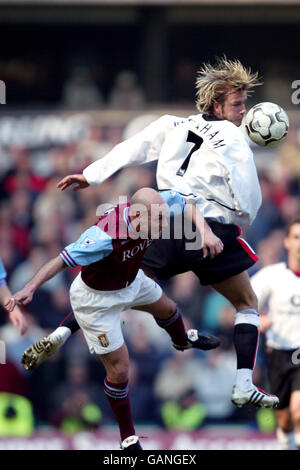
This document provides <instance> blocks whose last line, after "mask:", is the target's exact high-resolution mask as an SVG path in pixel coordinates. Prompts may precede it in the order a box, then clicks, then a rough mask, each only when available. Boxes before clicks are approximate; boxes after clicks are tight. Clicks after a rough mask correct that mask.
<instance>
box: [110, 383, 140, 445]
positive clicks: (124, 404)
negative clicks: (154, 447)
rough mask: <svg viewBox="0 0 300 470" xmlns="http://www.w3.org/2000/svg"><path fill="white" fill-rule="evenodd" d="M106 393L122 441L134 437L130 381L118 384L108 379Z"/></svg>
mask: <svg viewBox="0 0 300 470" xmlns="http://www.w3.org/2000/svg"><path fill="white" fill-rule="evenodd" d="M104 392H105V394H106V397H107V399H108V401H109V403H110V406H111V408H112V410H113V413H114V416H115V419H116V421H117V423H118V425H119V429H120V435H121V441H124V439H126V437H129V436H134V435H135V429H134V425H133V420H132V414H131V406H130V401H129V396H128V381H126V382H123V383H117V384H116V383H112V382H109V381H108V380H107V378H106V379H105V380H104Z"/></svg>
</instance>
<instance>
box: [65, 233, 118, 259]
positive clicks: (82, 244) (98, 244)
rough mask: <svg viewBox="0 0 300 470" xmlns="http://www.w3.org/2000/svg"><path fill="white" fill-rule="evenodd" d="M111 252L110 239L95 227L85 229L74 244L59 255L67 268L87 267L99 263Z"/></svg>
mask: <svg viewBox="0 0 300 470" xmlns="http://www.w3.org/2000/svg"><path fill="white" fill-rule="evenodd" d="M112 251H113V246H112V239H111V237H110V236H109V235H107V234H106V233H105V232H103V230H101V229H100V228H99V227H97V226H96V225H95V226H93V227H90V228H89V229H87V230H86V231H85V232H84V233H83V234H82V235H81V236H80V237H79V238H78V240H77V241H76V242H74V243H71V244H70V245H68V246H66V247H65V248H64V250H62V252H61V253H60V256H61V258H62V259H63V260H64V262H65V263H66V265H67V266H68V267H69V268H73V267H74V266H87V265H89V264H92V263H95V262H96V261H100V260H101V259H103V258H105V257H106V256H108V255H110V253H111V252H112Z"/></svg>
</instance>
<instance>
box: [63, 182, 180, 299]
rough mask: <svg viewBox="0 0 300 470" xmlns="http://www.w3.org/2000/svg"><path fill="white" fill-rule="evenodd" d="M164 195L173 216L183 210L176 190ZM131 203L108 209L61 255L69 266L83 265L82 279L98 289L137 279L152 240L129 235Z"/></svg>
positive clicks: (101, 289)
mask: <svg viewBox="0 0 300 470" xmlns="http://www.w3.org/2000/svg"><path fill="white" fill-rule="evenodd" d="M160 194H161V196H162V197H163V198H164V199H165V201H166V203H167V204H168V206H169V208H170V211H171V212H172V213H174V215H176V214H178V213H182V212H183V211H184V208H185V205H186V201H185V200H184V199H183V198H182V197H181V196H180V194H178V193H176V192H175V191H162V192H161V193H160ZM129 206H130V204H119V205H117V206H115V207H113V208H111V209H110V210H108V211H106V213H104V215H103V216H101V217H100V219H99V220H98V222H97V223H96V224H95V225H93V226H92V227H90V228H88V229H87V230H86V231H85V232H84V233H83V234H82V235H81V236H80V237H79V238H78V240H77V241H76V242H75V243H71V244H70V245H68V246H66V247H65V248H64V250H62V252H61V253H60V256H61V257H62V259H63V260H64V262H65V263H66V265H67V266H68V267H70V268H72V267H75V266H82V269H81V278H82V280H83V281H84V283H85V284H86V285H87V286H89V287H91V288H92V289H95V290H100V291H103V290H104V291H109V290H118V289H123V288H124V287H127V286H129V285H130V284H131V283H132V282H133V281H134V279H135V277H136V275H137V273H138V270H139V268H140V265H141V262H142V259H143V256H144V254H145V251H146V250H147V248H148V246H149V245H150V244H151V240H150V239H142V238H137V239H136V238H130V236H129V233H128V231H129V229H130V220H129V217H128V210H129Z"/></svg>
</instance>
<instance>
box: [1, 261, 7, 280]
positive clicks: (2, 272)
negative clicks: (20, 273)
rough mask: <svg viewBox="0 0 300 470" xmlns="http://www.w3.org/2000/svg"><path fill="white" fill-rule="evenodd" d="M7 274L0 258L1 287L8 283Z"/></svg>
mask: <svg viewBox="0 0 300 470" xmlns="http://www.w3.org/2000/svg"><path fill="white" fill-rule="evenodd" d="M6 276H7V273H6V271H5V268H4V266H3V263H2V261H1V259H0V287H1V286H4V285H5V284H6Z"/></svg>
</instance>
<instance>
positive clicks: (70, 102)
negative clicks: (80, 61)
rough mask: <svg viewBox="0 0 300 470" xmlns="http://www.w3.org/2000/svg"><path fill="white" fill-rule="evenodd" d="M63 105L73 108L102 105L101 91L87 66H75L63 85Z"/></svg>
mask: <svg viewBox="0 0 300 470" xmlns="http://www.w3.org/2000/svg"><path fill="white" fill-rule="evenodd" d="M63 105H64V106H67V107H68V108H73V109H82V108H98V107H101V106H103V97H102V93H101V91H100V90H99V88H98V87H97V84H96V82H94V80H93V78H92V76H91V72H90V70H89V69H88V68H87V67H77V68H75V69H74V70H73V72H72V74H71V76H70V77H69V79H68V80H67V82H66V83H65V85H64V89H63Z"/></svg>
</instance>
